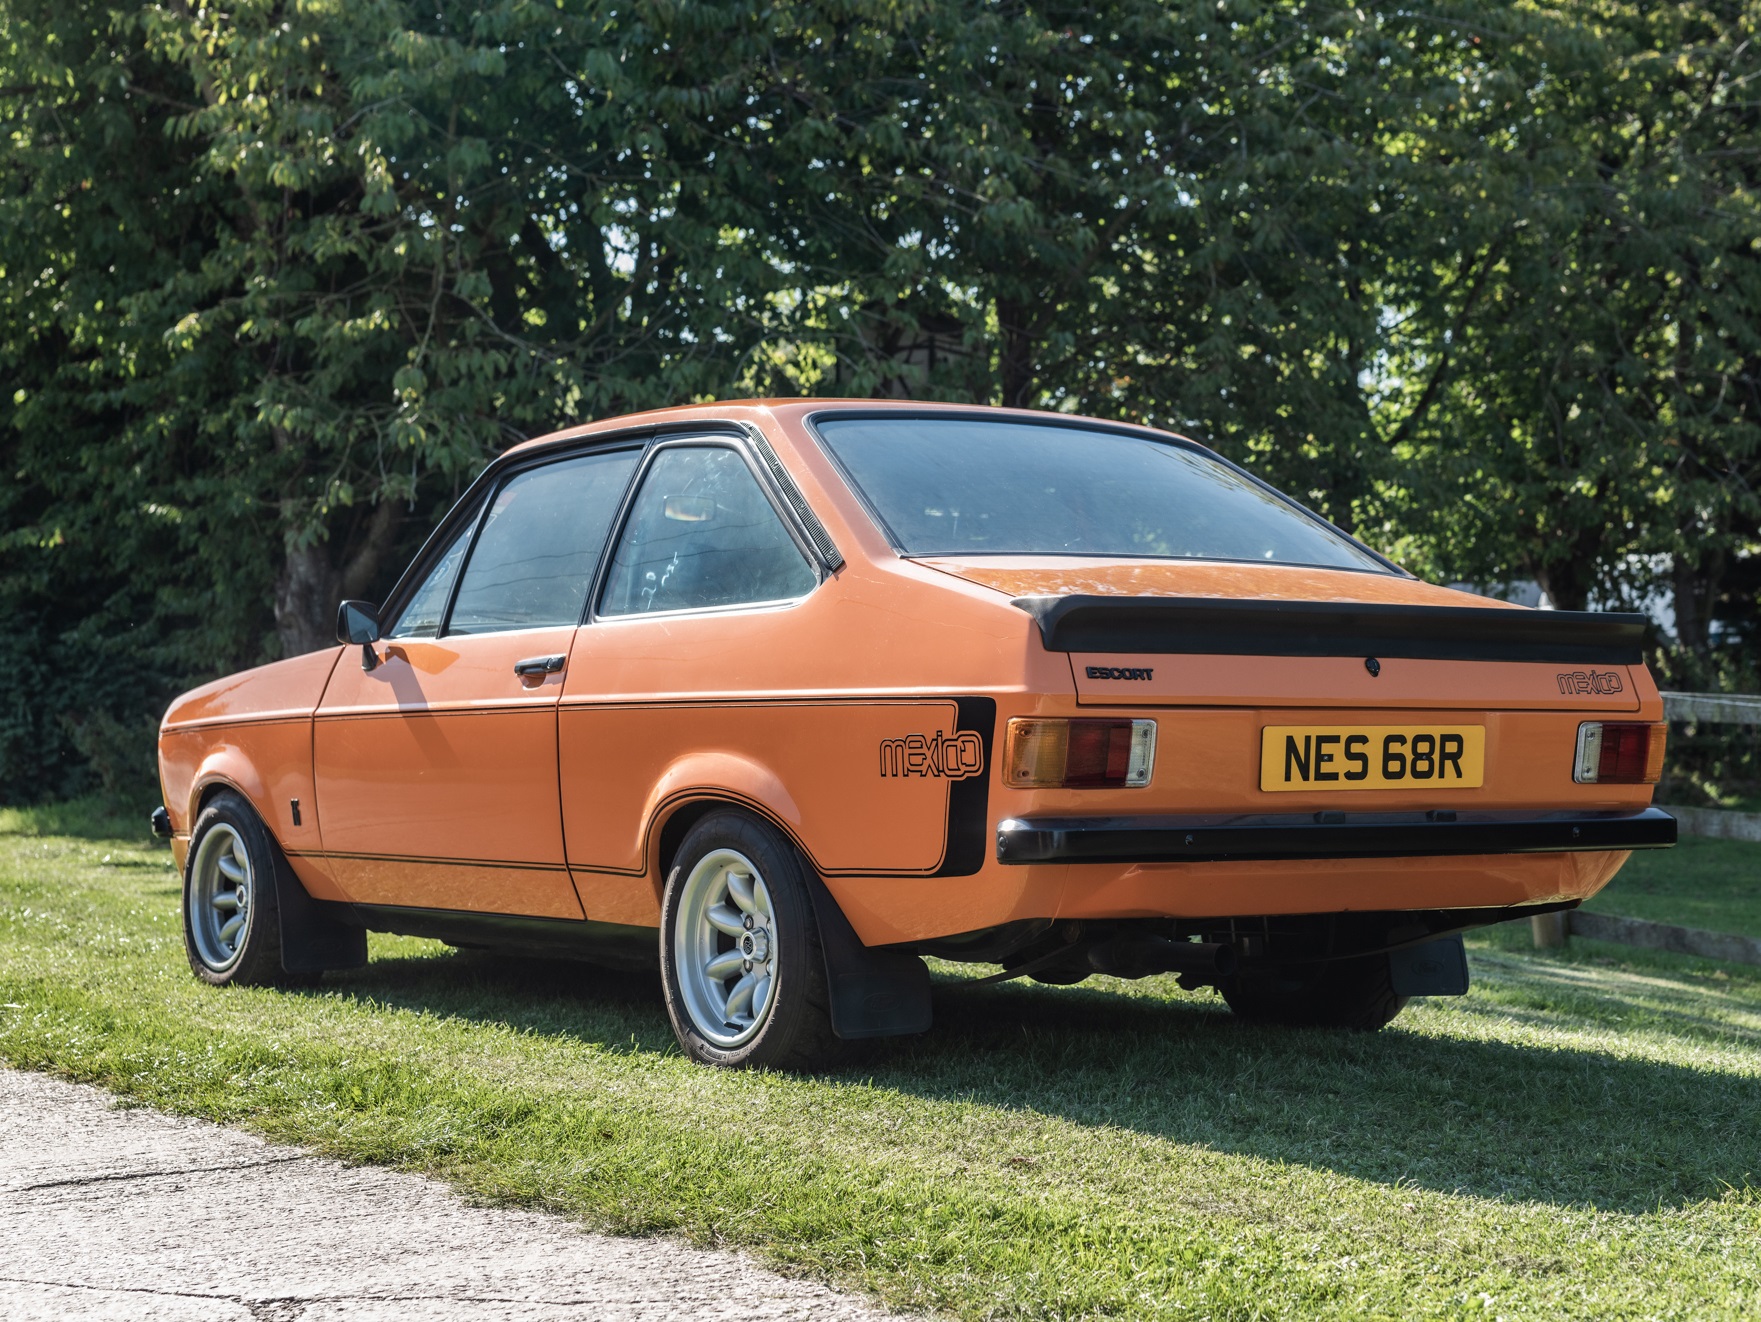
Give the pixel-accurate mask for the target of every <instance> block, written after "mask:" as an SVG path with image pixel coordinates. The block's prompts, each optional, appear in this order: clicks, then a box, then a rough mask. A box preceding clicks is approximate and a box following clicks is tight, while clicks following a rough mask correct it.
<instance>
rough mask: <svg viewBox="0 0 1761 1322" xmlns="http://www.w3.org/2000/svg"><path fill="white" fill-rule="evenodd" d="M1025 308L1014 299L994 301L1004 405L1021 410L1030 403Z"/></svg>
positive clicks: (1031, 336)
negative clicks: (999, 340) (1000, 339)
mask: <svg viewBox="0 0 1761 1322" xmlns="http://www.w3.org/2000/svg"><path fill="white" fill-rule="evenodd" d="M1031 323H1032V318H1031V317H1030V316H1029V314H1028V310H1027V308H1026V307H1025V306H1023V305H1022V304H1021V303H1019V302H1017V301H1016V300H1014V299H1009V298H999V299H998V300H997V330H998V332H999V334H1000V335H1001V337H1002V341H1003V343H1002V348H1001V351H1000V352H999V353H998V362H997V376H998V378H999V379H1000V381H1001V384H1002V387H1003V393H1002V400H1001V402H1002V404H1003V406H1004V407H1005V408H1012V409H1024V408H1028V407H1029V406H1031V405H1032V403H1033V395H1034V390H1033V387H1034V363H1033V349H1034V334H1033V330H1032V326H1031Z"/></svg>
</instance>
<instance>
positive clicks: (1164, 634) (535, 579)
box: [155, 400, 1675, 1065]
mask: <svg viewBox="0 0 1761 1322" xmlns="http://www.w3.org/2000/svg"><path fill="white" fill-rule="evenodd" d="M338 631H339V636H340V637H341V639H342V641H343V644H344V645H342V646H339V647H337V648H335V649H332V650H327V651H322V652H316V653H313V654H311V655H308V656H300V657H294V658H292V659H289V660H286V661H280V662H276V663H275V664H273V665H267V666H263V667H260V668H258V669H256V670H251V671H247V672H245V673H243V674H239V675H234V676H231V677H229V678H227V679H223V680H219V681H217V682H215V683H212V684H208V685H205V686H203V687H202V688H199V689H196V690H194V691H193V692H190V693H188V694H185V695H184V696H183V697H181V698H179V699H178V700H177V701H176V702H175V703H173V704H172V706H171V709H170V711H169V712H168V713H167V714H166V717H165V722H164V726H163V729H162V732H161V735H160V743H159V749H160V774H161V780H162V784H163V786H164V791H165V808H164V809H163V810H162V811H161V812H160V813H158V814H156V815H155V817H156V824H157V826H158V828H159V829H160V830H161V831H162V832H163V833H166V834H169V835H170V836H171V839H172V842H173V845H174V848H175V849H176V851H177V857H178V860H179V863H180V865H181V866H182V867H183V871H184V901H183V909H184V920H185V931H186V934H187V945H188V951H189V959H190V964H191V966H192V967H193V968H194V970H195V972H196V974H197V975H198V976H199V977H201V978H203V979H205V980H206V981H208V982H211V983H215V984H224V983H230V982H240V983H246V982H249V983H264V982H268V983H273V982H278V981H284V980H289V979H294V980H298V979H309V978H311V977H313V976H316V974H317V973H318V972H319V971H321V970H325V969H337V968H349V967H355V966H358V965H360V964H361V963H362V962H363V961H364V960H365V958H366V942H365V936H364V932H365V931H367V930H373V931H391V932H404V933H412V934H416V935H421V936H430V937H438V938H440V939H442V940H444V941H448V942H451V943H453V944H455V945H461V946H465V945H470V946H487V947H495V948H503V949H514V950H524V951H532V952H543V953H546V954H560V955H571V956H579V957H581V958H586V959H592V960H595V961H599V962H602V963H612V964H614V965H627V966H652V965H653V964H654V962H655V961H656V960H657V959H658V961H659V963H660V966H661V969H662V971H663V974H664V982H665V988H666V1001H667V1007H668V1010H669V1013H670V1015H671V1018H672V1022H673V1026H674V1028H675V1029H676V1030H677V1033H678V1037H679V1040H680V1042H681V1043H682V1044H683V1045H684V1048H685V1050H686V1051H687V1052H689V1053H690V1054H691V1055H692V1056H693V1057H695V1058H696V1059H698V1060H702V1061H706V1062H711V1063H715V1064H724V1065H738V1064H748V1063H756V1064H773V1065H797V1064H806V1063H811V1062H815V1061H818V1060H822V1059H824V1058H825V1057H826V1056H827V1055H828V1054H829V1053H830V1052H831V1051H832V1050H833V1049H834V1048H835V1047H836V1045H837V1043H838V1040H839V1039H848V1038H857V1037H873V1036H883V1035H887V1034H895V1033H909V1032H918V1031H922V1030H923V1029H925V1028H927V1027H928V1025H929V1020H930V995H929V981H928V975H927V973H926V971H925V967H924V964H923V961H922V959H921V958H920V956H925V955H933V956H936V957H938V958H941V959H948V960H960V961H968V962H975V963H979V964H989V965H1001V966H1002V974H1000V975H999V976H1022V975H1025V976H1031V977H1033V978H1037V979H1038V980H1040V981H1042V982H1050V983H1071V982H1077V981H1080V980H1081V979H1083V978H1085V977H1087V976H1089V975H1090V974H1091V973H1096V972H1099V973H1108V974H1114V975H1118V976H1124V977H1141V976H1144V975H1146V974H1152V973H1162V972H1175V973H1178V974H1179V975H1180V980H1181V982H1182V984H1183V985H1185V986H1187V987H1189V988H1190V987H1199V986H1214V987H1216V988H1217V989H1218V990H1219V991H1220V992H1221V993H1222V995H1223V997H1224V999H1225V1000H1226V1001H1227V1002H1228V1004H1229V1005H1230V1006H1231V1007H1232V1008H1233V1009H1234V1010H1235V1011H1236V1012H1237V1013H1238V1014H1240V1015H1243V1016H1244V1017H1247V1018H1250V1019H1254V1020H1261V1021H1275V1022H1285V1023H1301V1024H1319V1025H1338V1026H1352V1027H1359V1028H1378V1027H1380V1026H1381V1025H1383V1024H1384V1023H1386V1022H1387V1021H1388V1020H1389V1019H1391V1018H1392V1017H1393V1016H1394V1015H1395V1014H1396V1013H1398V1011H1399V1009H1400V1007H1401V1006H1402V1005H1403V1004H1404V1003H1405V1001H1406V998H1408V997H1409V996H1413V995H1442V994H1455V993H1460V992H1463V991H1465V990H1466V982H1467V970H1466V964H1465V962H1464V960H1463V957H1462V953H1461V940H1460V936H1459V933H1460V932H1461V931H1462V930H1463V929H1466V928H1469V927H1473V926H1475V925H1478V924H1483V923H1491V922H1498V921H1501V920H1504V919H1508V918H1512V917H1517V916H1520V915H1526V914H1535V913H1541V912H1545V911H1548V910H1552V909H1561V908H1567V907H1570V906H1572V905H1575V904H1577V903H1578V902H1579V901H1580V900H1582V899H1584V898H1585V897H1586V896H1590V895H1593V894H1595V893H1596V891H1597V890H1599V889H1600V888H1601V887H1602V886H1603V885H1605V884H1606V883H1607V882H1608V880H1609V878H1610V877H1612V876H1613V875H1614V873H1615V872H1616V871H1617V870H1618V869H1619V867H1620V865H1621V863H1622V862H1623V861H1624V860H1625V859H1626V856H1627V852H1628V851H1629V850H1633V849H1646V848H1655V847H1660V846H1665V845H1668V844H1671V843H1673V842H1674V839H1675V823H1674V821H1673V820H1672V819H1671V818H1669V817H1668V816H1667V815H1665V814H1664V813H1662V812H1660V811H1659V810H1657V809H1655V808H1653V807H1651V806H1650V800H1651V789H1650V786H1651V785H1652V784H1653V783H1654V782H1655V781H1656V779H1657V776H1658V771H1659V768H1660V765H1661V761H1662V755H1663V738H1664V730H1665V727H1664V725H1663V724H1662V723H1661V722H1662V715H1663V713H1662V703H1661V700H1660V698H1659V695H1658V692H1657V690H1656V687H1655V686H1654V685H1653V683H1652V681H1651V678H1650V676H1649V675H1648V674H1647V672H1646V670H1645V668H1644V665H1643V664H1642V661H1641V657H1640V645H1641V640H1642V636H1643V619H1642V617H1639V616H1633V615H1598V614H1577V613H1568V612H1564V611H1556V612H1548V611H1532V610H1525V609H1522V608H1519V607H1514V606H1508V605H1504V604H1501V603H1498V602H1492V601H1487V600H1484V599H1482V598H1478V597H1473V596H1468V595H1464V594H1462V593H1458V592H1453V591H1449V590H1446V589H1444V588H1440V587H1434V586H1431V585H1429V584H1426V583H1422V582H1419V581H1418V580H1416V579H1414V578H1413V577H1411V576H1410V575H1408V574H1406V573H1405V572H1403V571H1402V570H1400V569H1399V568H1398V567H1397V566H1395V565H1393V564H1391V563H1390V562H1389V561H1387V560H1385V559H1383V558H1382V557H1381V556H1379V555H1377V554H1376V553H1375V552H1374V551H1372V550H1370V549H1369V548H1368V547H1366V546H1364V545H1363V544H1362V543H1360V542H1357V541H1355V540H1353V539H1352V538H1351V537H1349V536H1346V535H1345V534H1344V533H1342V532H1340V531H1339V530H1338V529H1337V528H1334V527H1333V526H1332V525H1330V524H1328V523H1326V522H1325V521H1323V520H1322V519H1320V518H1318V517H1316V516H1315V515H1313V514H1311V513H1309V512H1308V511H1306V510H1304V509H1303V508H1302V507H1300V506H1299V505H1297V504H1295V503H1293V502H1292V501H1290V500H1288V499H1286V498H1285V497H1283V496H1281V495H1279V494H1278V493H1277V492H1276V491H1274V490H1272V489H1271V488H1270V487H1268V486H1266V485H1265V484H1264V483H1262V482H1260V481H1259V480H1258V479H1256V478H1254V477H1252V476H1251V475H1249V474H1248V473H1246V472H1245V471H1243V470H1242V469H1240V468H1238V467H1236V466H1235V465H1233V464H1230V463H1228V462H1226V461H1225V460H1223V459H1221V458H1219V457H1218V456H1217V455H1215V454H1213V453H1211V452H1210V451H1208V450H1206V449H1204V448H1203V447H1201V446H1198V445H1195V444H1193V443H1192V442H1190V441H1187V440H1184V439H1182V438H1180V437H1178V436H1172V435H1169V434H1166V433H1163V432H1158V431H1152V430H1148V429H1145V428H1140V427H1130V426H1122V425H1116V424H1111V423H1103V422H1094V421H1088V420H1084V419H1080V418H1072V417H1066V416H1062V415H1051V414H1039V413H1029V412H1020V411H1010V410H1002V409H984V408H971V407H957V406H935V405H924V404H915V403H874V402H828V401H812V400H805V401H804V400H795V401H773V402H761V403H740V404H719V405H706V406H699V407H691V408H680V409H671V410H667V411H664V412H657V413H649V414H643V415H639V416H636V417H630V418H622V419H617V420H614V421H608V422H602V423H596V424H594V425H592V426H587V427H580V428H576V429H573V430H570V431H565V432H559V433H557V434H556V435H554V436H548V437H545V438H543V439H541V440H537V441H533V442H531V443H529V444H525V445H521V446H518V447H516V448H514V449H513V450H510V451H509V452H508V453H506V454H504V455H502V456H501V457H500V458H499V459H497V460H496V461H495V462H494V463H492V464H491V465H490V466H489V467H488V469H487V470H486V471H485V472H484V474H483V476H482V477H481V478H480V479H479V480H478V481H477V482H476V483H475V484H474V485H473V486H472V487H471V489H470V490H469V491H468V492H467V493H466V494H465V496H464V498H463V499H462V500H461V501H460V502H459V503H458V505H457V507H456V508H455V509H454V510H453V511H452V512H451V513H450V514H449V515H448V516H447V517H446V519H445V521H444V522H442V523H441V525H440V527H439V529H438V530H437V531H436V532H435V534H434V536H433V537H432V538H431V539H430V540H429V542H428V544H427V546H426V547H425V548H424V549H423V551H422V553H421V555H420V556H418V557H417V559H416V561H415V563H414V564H413V565H411V567H410V569H409V571H408V573H406V574H405V575H404V577H403V579H402V581H401V582H400V583H399V584H398V585H397V587H396V588H395V589H394V590H393V592H392V594H391V596H390V598H389V599H388V600H387V601H386V602H385V603H384V604H383V605H381V606H378V607H374V606H372V605H369V604H367V603H363V602H344V603H342V606H341V609H340V620H339V628H338Z"/></svg>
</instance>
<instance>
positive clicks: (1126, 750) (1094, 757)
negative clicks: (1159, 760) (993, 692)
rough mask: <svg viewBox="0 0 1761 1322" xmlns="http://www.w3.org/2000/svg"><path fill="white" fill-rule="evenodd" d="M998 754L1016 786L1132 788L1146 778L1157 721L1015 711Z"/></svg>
mask: <svg viewBox="0 0 1761 1322" xmlns="http://www.w3.org/2000/svg"><path fill="white" fill-rule="evenodd" d="M1003 756H1004V761H1005V766H1004V771H1003V781H1004V783H1005V784H1007V785H1013V786H1014V787H1015V788H1017V789H1136V788H1140V787H1142V786H1144V785H1147V784H1149V783H1150V772H1151V770H1152V769H1153V767H1154V765H1155V760H1156V723H1155V722H1154V721H1126V720H1092V719H1082V720H1062V719H1054V718H1037V717H1021V716H1018V717H1016V718H1014V719H1013V720H1011V721H1010V722H1009V736H1008V741H1007V743H1006V745H1005V748H1004V754H1003Z"/></svg>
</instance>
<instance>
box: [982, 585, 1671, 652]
mask: <svg viewBox="0 0 1761 1322" xmlns="http://www.w3.org/2000/svg"><path fill="white" fill-rule="evenodd" d="M1014 604H1015V605H1017V606H1019V607H1020V608H1021V609H1022V610H1024V611H1026V612H1027V613H1028V614H1029V615H1031V616H1033V618H1034V620H1035V621H1036V622H1037V623H1038V625H1039V631H1040V638H1041V639H1042V640H1043V641H1044V643H1045V646H1046V650H1047V651H1049V652H1126V653H1130V652H1137V653H1176V654H1178V653H1185V654H1190V655H1204V656H1377V657H1382V656H1396V657H1411V658H1414V659H1417V660H1426V661H1546V662H1558V663H1560V664H1564V665H1605V666H1607V665H1625V666H1635V665H1639V664H1641V662H1642V661H1643V660H1644V655H1643V647H1644V642H1645V629H1646V627H1647V625H1648V624H1649V621H1648V620H1647V619H1646V618H1645V616H1643V615H1637V614H1617V613H1614V612H1603V611H1542V610H1527V609H1524V608H1522V607H1499V606H1405V605H1390V604H1387V603H1382V602H1335V601H1239V600H1234V599H1229V598H1218V597H1109V596H1080V595H1079V596H1069V597H1017V598H1015V602H1014Z"/></svg>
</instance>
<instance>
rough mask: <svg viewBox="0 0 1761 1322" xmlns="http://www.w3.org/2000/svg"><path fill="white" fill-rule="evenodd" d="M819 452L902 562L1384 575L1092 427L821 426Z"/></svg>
mask: <svg viewBox="0 0 1761 1322" xmlns="http://www.w3.org/2000/svg"><path fill="white" fill-rule="evenodd" d="M817 427H818V430H819V434H820V436H821V437H822V438H823V439H824V441H825V443H826V445H827V446H828V447H829V448H830V449H831V451H832V453H833V454H834V455H835V456H836V457H837V459H838V461H839V462H840V463H841V464H842V465H843V466H844V469H845V471H846V472H848V473H849V475H850V476H851V478H852V479H854V481H855V483H856V485H857V487H858V488H860V489H861V492H862V494H863V495H864V496H865V497H866V498H867V499H868V502H869V504H870V505H871V506H873V508H874V510H875V512H876V513H878V514H879V515H880V517H881V519H882V520H883V521H884V522H885V523H886V525H887V527H888V529H889V530H890V531H891V533H892V536H893V539H894V542H895V544H897V545H898V546H899V547H901V548H902V549H903V550H904V551H905V553H906V554H907V555H1093V556H1111V557H1119V558H1131V557H1156V558H1170V559H1191V560H1258V561H1269V562H1272V563H1278V564H1300V565H1321V566H1326V567H1329V568H1341V569H1372V570H1377V571H1381V572H1387V567H1386V566H1385V565H1383V564H1382V563H1381V562H1380V561H1378V560H1376V559H1375V558H1374V557H1373V556H1371V555H1370V554H1368V553H1367V552H1365V551H1363V550H1361V549H1360V548H1359V547H1357V546H1355V545H1353V544H1352V543H1351V542H1350V541H1348V540H1346V539H1345V538H1344V537H1342V536H1340V535H1339V534H1338V533H1337V532H1335V531H1333V530H1332V529H1331V528H1329V527H1328V526H1327V525H1326V524H1324V523H1322V522H1321V521H1320V520H1318V519H1316V518H1313V517H1312V516H1310V515H1308V514H1305V513H1303V512H1302V511H1301V510H1299V509H1297V508H1295V507H1294V506H1292V505H1289V504H1287V503H1286V502H1285V501H1283V500H1281V499H1280V498H1279V497H1278V496H1277V495H1276V494H1275V493H1273V492H1271V491H1269V490H1267V489H1266V488H1265V487H1262V486H1260V485H1259V484H1258V483H1257V482H1254V481H1253V480H1252V479H1250V478H1248V477H1246V476H1244V475H1243V474H1241V473H1238V472H1236V471H1235V470H1234V469H1232V468H1229V467H1227V466H1225V465H1223V464H1220V463H1218V462H1217V461H1216V460H1214V459H1210V458H1207V457H1206V456H1205V455H1203V454H1201V453H1199V452H1198V451H1196V450H1192V449H1188V448H1186V447H1185V446H1182V445H1179V444H1176V443H1174V442H1172V441H1167V442H1164V441H1158V440H1153V439H1151V438H1149V437H1145V436H1133V435H1129V434H1126V433H1122V432H1109V431H1101V430H1097V429H1094V428H1088V427H1070V426H1059V425H1056V424H1042V423H1024V422H1008V421H1003V420H1000V419H982V418H841V419H834V418H828V419H826V420H824V421H821V422H819V423H818V424H817Z"/></svg>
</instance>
